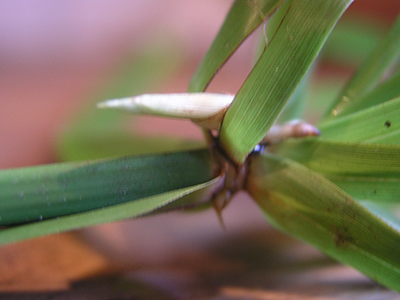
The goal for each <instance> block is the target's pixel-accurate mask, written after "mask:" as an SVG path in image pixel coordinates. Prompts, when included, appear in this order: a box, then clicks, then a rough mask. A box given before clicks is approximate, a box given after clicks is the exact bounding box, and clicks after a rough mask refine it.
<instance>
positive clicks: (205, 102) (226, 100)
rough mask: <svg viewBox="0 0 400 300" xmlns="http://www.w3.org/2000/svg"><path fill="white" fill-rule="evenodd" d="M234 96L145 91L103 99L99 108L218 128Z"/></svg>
mask: <svg viewBox="0 0 400 300" xmlns="http://www.w3.org/2000/svg"><path fill="white" fill-rule="evenodd" d="M233 98H234V96H233V95H226V94H212V93H182V94H143V95H139V96H135V97H131V98H121V99H112V100H107V101H104V102H101V103H99V104H98V105H97V107H99V108H115V109H120V110H124V111H127V112H131V113H134V114H141V115H154V116H163V117H172V118H185V119H190V120H192V121H193V122H195V123H197V124H198V125H200V126H202V127H205V128H207V129H214V130H219V127H220V126H221V122H222V118H223V116H224V114H225V111H226V109H227V108H228V106H229V105H230V104H231V102H232V100H233Z"/></svg>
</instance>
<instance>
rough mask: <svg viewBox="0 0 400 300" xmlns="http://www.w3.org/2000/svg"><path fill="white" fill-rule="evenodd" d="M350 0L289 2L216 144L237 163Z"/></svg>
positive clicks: (272, 118) (274, 114)
mask: <svg viewBox="0 0 400 300" xmlns="http://www.w3.org/2000/svg"><path fill="white" fill-rule="evenodd" d="M351 2H352V1H351V0H336V1H319V0H310V1H294V2H293V4H292V5H291V7H290V8H289V10H288V12H287V15H286V17H285V18H284V19H283V22H282V24H281V26H280V27H279V28H278V31H277V32H276V34H275V35H274V37H273V39H272V40H271V41H270V43H269V45H268V47H267V48H266V50H265V52H264V54H263V55H262V56H261V58H260V60H259V61H258V63H257V64H256V66H255V67H254V69H253V70H252V72H251V73H250V75H249V77H248V78H247V80H246V82H245V83H244V84H243V86H242V87H241V89H240V91H239V92H238V94H237V95H236V97H235V99H234V100H233V103H232V105H231V106H230V107H229V108H228V110H227V113H226V115H225V117H224V120H223V123H222V127H221V132H220V139H221V143H222V145H223V147H224V149H225V150H226V151H227V152H228V154H229V155H230V156H231V158H233V160H234V161H236V162H238V163H241V162H243V160H244V159H245V158H246V156H247V155H248V153H249V152H251V151H252V150H253V148H254V147H255V146H256V145H257V144H258V143H259V142H260V141H261V139H262V138H263V137H264V136H265V134H266V133H267V132H268V130H269V129H270V127H271V126H272V125H273V123H274V122H275V120H276V118H277V117H278V116H279V114H280V113H281V111H282V109H283V107H284V106H285V104H286V103H287V101H288V100H289V99H290V97H291V96H292V94H293V92H294V90H295V89H296V87H297V86H298V84H299V83H300V81H301V79H302V78H303V76H304V75H305V74H306V72H307V70H308V69H309V68H310V66H311V64H312V63H313V61H314V59H315V57H316V56H317V54H318V53H319V51H320V49H321V47H322V45H323V43H324V42H325V40H326V38H327V37H328V35H329V33H330V31H331V30H332V28H333V27H334V25H335V24H336V22H337V20H338V19H339V18H340V16H341V15H342V14H343V12H344V11H345V9H346V8H347V7H348V6H349V5H350V3H351Z"/></svg>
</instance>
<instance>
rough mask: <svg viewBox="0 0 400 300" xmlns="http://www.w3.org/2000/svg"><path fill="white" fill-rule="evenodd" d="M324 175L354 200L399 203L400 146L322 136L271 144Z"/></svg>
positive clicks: (277, 151) (276, 151) (279, 151)
mask: <svg viewBox="0 0 400 300" xmlns="http://www.w3.org/2000/svg"><path fill="white" fill-rule="evenodd" d="M269 150H270V151H271V152H273V153H276V154H278V155H279V156H284V157H288V158H291V159H293V160H295V161H297V162H300V163H302V164H304V165H305V166H307V167H308V168H310V169H312V170H314V171H316V172H318V173H320V174H323V175H324V176H326V177H327V178H328V179H330V180H331V181H333V182H334V183H336V184H337V185H339V186H340V187H342V188H343V189H344V190H345V191H346V192H348V193H349V194H351V195H352V196H353V197H355V198H357V199H369V200H374V201H391V202H400V146H399V145H384V144H366V143H344V142H334V141H327V140H321V139H308V140H300V141H299V140H297V141H286V142H284V143H281V144H279V145H275V146H273V147H270V148H269Z"/></svg>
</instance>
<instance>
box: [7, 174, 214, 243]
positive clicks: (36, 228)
mask: <svg viewBox="0 0 400 300" xmlns="http://www.w3.org/2000/svg"><path fill="white" fill-rule="evenodd" d="M219 180H220V178H215V179H213V180H209V181H207V182H204V183H201V184H198V185H195V186H190V187H186V188H183V189H178V190H174V191H169V192H166V193H162V194H158V195H155V196H150V197H146V198H143V199H139V200H136V201H130V202H127V203H122V204H117V205H114V206H110V207H107V208H104V209H95V210H92V211H88V212H83V213H78V214H74V215H69V216H64V217H60V218H56V219H49V220H45V221H40V222H34V223H30V224H25V225H20V226H15V227H11V228H9V229H3V230H0V245H4V244H9V243H14V242H18V241H22V240H26V239H31V238H36V237H40V236H44V235H48V234H54V233H60V232H64V231H69V230H76V229H81V228H84V227H89V226H94V225H99V224H104V223H109V222H116V221H122V220H127V219H132V218H135V217H140V216H143V215H149V214H154V213H158V212H159V211H160V212H161V211H162V210H166V209H174V208H177V207H185V206H186V205H189V206H193V205H196V204H197V205H200V204H202V203H203V201H205V199H207V196H208V194H209V193H210V192H211V191H212V190H213V188H214V187H215V186H216V185H217V184H218V182H219Z"/></svg>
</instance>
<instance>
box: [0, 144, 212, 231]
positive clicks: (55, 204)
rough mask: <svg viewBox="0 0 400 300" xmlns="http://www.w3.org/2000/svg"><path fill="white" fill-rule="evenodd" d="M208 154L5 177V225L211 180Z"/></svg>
mask: <svg viewBox="0 0 400 300" xmlns="http://www.w3.org/2000/svg"><path fill="white" fill-rule="evenodd" d="M214 167H215V162H214V161H213V158H212V156H211V154H210V153H209V151H208V150H204V149H203V150H195V151H188V152H176V153H169V154H161V155H148V156H134V157H125V158H117V159H105V160H100V161H94V162H79V163H61V164H53V165H45V166H38V167H30V168H21V169H14V170H4V171H1V172H0V188H1V190H2V193H1V195H0V200H1V201H0V217H1V220H0V222H1V224H2V225H11V224H17V223H25V222H32V221H36V220H42V219H46V218H54V217H59V216H63V215H68V214H74V213H79V212H83V211H88V210H93V209H99V208H104V207H108V206H113V205H116V204H120V203H123V202H129V201H133V200H136V199H141V198H144V197H149V196H153V195H156V194H161V193H165V192H168V191H172V190H176V189H180V188H184V187H187V186H193V185H196V184H200V183H203V182H206V181H208V180H211V179H212V178H213V177H215V176H214V171H215V170H214Z"/></svg>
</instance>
